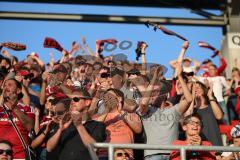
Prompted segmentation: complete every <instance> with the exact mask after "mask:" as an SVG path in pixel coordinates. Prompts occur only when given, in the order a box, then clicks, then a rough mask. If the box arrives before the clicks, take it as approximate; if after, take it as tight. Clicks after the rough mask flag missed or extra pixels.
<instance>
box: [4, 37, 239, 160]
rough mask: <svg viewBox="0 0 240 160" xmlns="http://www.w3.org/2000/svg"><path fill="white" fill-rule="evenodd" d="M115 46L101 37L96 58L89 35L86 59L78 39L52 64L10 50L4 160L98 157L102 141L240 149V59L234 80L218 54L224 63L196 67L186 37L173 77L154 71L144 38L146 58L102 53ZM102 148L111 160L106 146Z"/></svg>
mask: <svg viewBox="0 0 240 160" xmlns="http://www.w3.org/2000/svg"><path fill="white" fill-rule="evenodd" d="M109 42H110V43H115V41H110V40H104V41H101V40H98V41H97V43H96V51H95V53H94V52H93V51H92V50H91V49H90V48H89V47H88V45H87V43H86V41H85V39H83V44H84V48H85V49H86V51H87V53H88V54H87V53H85V54H83V55H77V53H78V51H79V50H81V49H82V48H81V47H79V44H77V43H76V42H74V43H73V45H72V49H71V51H70V52H68V51H66V50H64V49H61V47H60V49H61V51H62V57H61V59H60V60H58V61H54V58H53V55H52V54H51V55H50V56H51V59H50V62H49V63H48V64H45V63H44V62H43V61H42V60H41V59H40V58H39V56H38V54H37V53H35V52H32V53H31V54H29V55H28V56H27V57H26V58H25V60H23V61H18V58H17V57H15V56H13V55H11V53H10V52H11V51H10V50H4V49H2V51H1V56H0V67H1V68H0V85H1V91H0V93H1V96H0V160H11V159H18V160H20V159H30V158H33V159H39V160H46V159H48V160H90V159H91V158H90V153H89V151H88V146H89V145H90V144H92V143H96V142H105V143H145V144H157V145H172V144H173V145H204V146H211V145H214V146H223V145H229V146H238V147H240V123H239V118H240V70H239V66H238V64H237V60H235V62H236V63H235V67H234V68H232V73H231V79H226V76H225V68H226V67H227V62H226V60H225V59H224V58H223V56H222V54H221V53H220V52H218V53H217V56H218V57H219V59H220V66H219V67H218V66H217V65H215V64H213V63H212V61H211V59H207V60H205V61H204V62H197V61H195V60H192V59H190V58H187V57H186V56H185V52H186V51H187V49H188V47H189V42H188V41H185V42H184V43H183V45H182V47H181V48H180V53H179V56H178V57H177V59H176V60H172V61H171V62H170V66H171V67H172V68H173V69H174V71H175V72H174V75H173V77H172V79H171V80H169V79H166V78H165V77H164V72H165V71H164V70H165V69H164V66H162V65H160V64H151V65H148V63H147V56H148V53H147V47H148V45H147V44H146V43H145V42H141V43H139V44H138V46H137V49H136V52H137V60H138V59H139V61H140V62H139V61H138V62H137V61H136V62H130V61H127V60H119V59H118V58H116V57H114V56H106V57H104V56H103V55H102V53H103V51H104V50H103V46H104V43H109ZM46 43H47V42H46ZM54 44H55V45H54V46H55V48H58V49H59V46H58V45H56V43H54ZM2 47H4V46H2ZM199 70H204V73H203V74H199V73H198V72H199ZM95 151H96V154H97V156H98V158H99V160H108V153H107V150H106V149H96V150H95ZM114 159H115V160H133V159H135V160H141V159H144V160H168V159H170V160H177V159H180V153H179V152H178V151H164V150H144V151H141V150H131V149H115V150H114ZM187 159H189V160H190V159H203V160H213V159H218V160H239V159H240V153H231V152H224V153H221V152H214V151H211V152H207V151H206V152H204V151H199V152H196V151H191V152H190V151H189V152H187Z"/></svg>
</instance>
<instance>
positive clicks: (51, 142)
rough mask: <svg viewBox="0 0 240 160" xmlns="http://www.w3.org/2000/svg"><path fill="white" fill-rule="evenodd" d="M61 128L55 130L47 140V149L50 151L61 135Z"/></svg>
mask: <svg viewBox="0 0 240 160" xmlns="http://www.w3.org/2000/svg"><path fill="white" fill-rule="evenodd" d="M61 133H62V130H61V129H58V130H57V132H56V133H55V134H54V135H53V136H52V137H51V138H50V139H49V140H48V141H47V147H46V148H47V151H48V152H51V151H52V150H53V149H54V148H55V147H56V146H57V144H58V141H59V139H60V137H61Z"/></svg>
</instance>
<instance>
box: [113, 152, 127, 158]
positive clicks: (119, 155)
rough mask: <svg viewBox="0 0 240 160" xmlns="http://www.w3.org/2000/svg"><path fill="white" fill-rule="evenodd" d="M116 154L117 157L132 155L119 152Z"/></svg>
mask: <svg viewBox="0 0 240 160" xmlns="http://www.w3.org/2000/svg"><path fill="white" fill-rule="evenodd" d="M116 155H117V157H122V156H123V155H125V157H128V158H129V157H130V156H129V154H128V153H117V154H116Z"/></svg>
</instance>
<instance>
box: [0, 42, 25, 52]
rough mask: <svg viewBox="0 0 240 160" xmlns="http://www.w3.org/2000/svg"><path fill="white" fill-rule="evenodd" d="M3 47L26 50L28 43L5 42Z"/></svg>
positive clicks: (2, 44)
mask: <svg viewBox="0 0 240 160" xmlns="http://www.w3.org/2000/svg"><path fill="white" fill-rule="evenodd" d="M1 47H6V48H8V49H11V50H14V51H22V50H26V48H27V47H26V45H24V44H20V43H14V42H4V43H1Z"/></svg>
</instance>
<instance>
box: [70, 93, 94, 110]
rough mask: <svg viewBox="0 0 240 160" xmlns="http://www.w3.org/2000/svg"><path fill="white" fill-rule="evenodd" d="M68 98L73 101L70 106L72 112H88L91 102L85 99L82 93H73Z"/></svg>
mask: <svg viewBox="0 0 240 160" xmlns="http://www.w3.org/2000/svg"><path fill="white" fill-rule="evenodd" d="M68 97H69V98H71V99H72V100H71V104H70V109H71V111H78V112H81V113H83V112H84V113H85V112H87V110H88V106H89V105H90V103H91V100H89V99H85V98H84V96H83V95H82V93H81V92H73V93H72V94H71V95H68Z"/></svg>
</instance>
